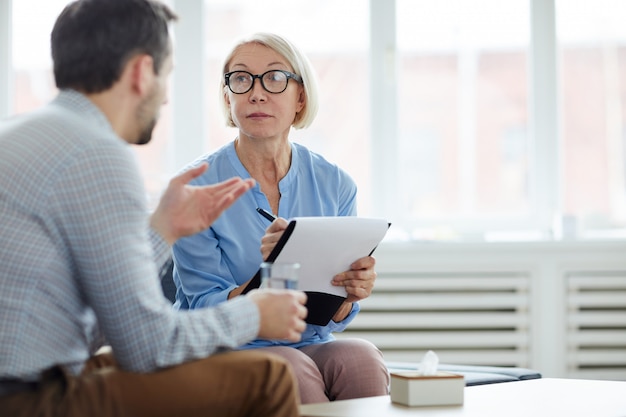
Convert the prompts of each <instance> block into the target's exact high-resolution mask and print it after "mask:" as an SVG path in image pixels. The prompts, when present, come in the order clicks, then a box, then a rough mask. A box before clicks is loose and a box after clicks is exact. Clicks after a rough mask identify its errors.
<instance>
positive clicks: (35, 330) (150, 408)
mask: <svg viewBox="0 0 626 417" xmlns="http://www.w3.org/2000/svg"><path fill="white" fill-rule="evenodd" d="M175 18H176V17H175V15H174V13H173V12H172V11H171V10H170V9H168V8H167V7H166V6H164V5H162V4H160V3H158V2H157V1H155V0H78V1H76V2H74V3H72V4H70V5H68V6H67V7H66V8H65V10H64V11H63V12H62V13H61V15H60V16H59V18H58V19H57V22H56V24H55V26H54V29H53V32H52V37H51V41H52V57H53V61H54V75H55V80H56V83H57V87H58V88H59V90H60V93H59V95H58V97H57V98H56V99H55V100H54V101H53V102H52V103H50V104H49V105H47V106H45V107H44V108H42V109H40V110H38V111H35V112H33V113H31V114H28V115H25V116H19V117H15V118H13V119H10V120H8V121H3V122H2V123H0V148H1V149H2V152H1V153H0V178H1V181H0V218H1V219H2V221H1V222H0V317H1V318H2V319H1V320H0V415H2V416H7V417H8V416H15V415H20V416H22V415H23V416H81V417H82V416H96V415H98V416H127V415H128V416H152V417H154V416H173V415H184V416H196V415H197V416H207V415H215V416H252V415H268V416H269V415H272V416H292V415H297V399H296V393H297V387H296V386H295V384H294V379H293V376H292V374H291V370H290V368H289V367H288V365H287V364H286V362H284V361H283V360H282V359H280V358H278V357H275V356H271V355H269V354H263V353H261V352H232V351H227V350H228V349H229V348H234V347H236V346H240V345H241V344H243V343H246V342H248V341H250V340H253V339H255V338H257V337H266V338H272V339H286V340H292V341H297V340H299V338H300V334H301V332H302V331H303V330H304V328H305V323H304V320H303V319H304V318H305V316H306V309H305V307H304V302H305V295H304V294H303V293H301V292H295V291H282V292H276V291H275V292H270V291H258V292H255V293H251V294H249V295H248V296H246V297H237V299H236V300H233V301H232V302H228V303H225V304H224V305H221V306H219V307H216V308H210V309H202V310H194V311H185V312H178V311H174V310H172V309H171V306H170V305H169V303H168V301H167V300H166V299H165V298H164V296H163V294H162V292H161V287H160V284H159V279H158V270H159V269H160V268H161V267H162V266H163V264H164V263H165V261H166V260H167V259H168V257H169V252H170V245H171V244H172V243H174V242H175V241H176V240H177V239H178V238H180V237H182V236H187V235H190V234H194V233H197V232H199V231H201V230H203V229H205V228H207V227H208V226H209V225H210V224H211V223H212V222H213V221H214V220H215V219H216V218H217V217H218V216H219V215H220V213H221V212H222V211H223V210H225V209H226V208H227V207H229V206H230V205H231V204H232V203H233V201H235V200H236V199H237V198H238V197H239V196H241V195H242V194H243V193H244V192H246V191H247V190H248V189H250V187H252V185H253V181H244V180H241V179H238V178H236V179H231V180H228V181H225V182H223V183H219V184H216V185H213V186H207V187H191V186H189V185H187V183H188V182H189V181H190V180H191V179H193V178H195V177H197V176H198V175H200V174H201V173H202V172H204V170H205V169H206V165H201V166H198V167H196V168H194V169H191V170H189V171H187V172H185V173H183V174H181V175H180V176H178V177H176V178H174V179H173V180H172V181H171V182H170V184H169V186H168V188H167V190H166V191H165V193H164V195H163V197H162V199H161V202H160V204H159V206H158V207H157V209H156V210H155V212H154V213H153V215H152V216H151V217H150V219H148V218H147V217H146V214H145V213H146V205H145V201H144V196H145V192H144V190H143V186H142V181H141V179H140V177H139V174H138V170H137V167H136V166H135V163H134V160H133V156H132V154H131V150H130V147H129V146H128V144H145V143H148V142H149V141H150V138H151V133H152V129H153V127H154V125H155V123H156V120H157V119H158V112H159V108H160V106H161V105H162V104H164V103H165V102H166V101H167V97H166V95H167V80H168V75H169V73H170V72H171V70H172V46H171V41H170V36H169V31H168V24H169V22H170V21H172V20H175ZM148 226H150V228H148ZM105 343H106V344H107V345H110V346H111V348H112V353H108V354H98V355H95V352H96V350H97V349H98V348H99V347H101V346H102V345H103V344H105ZM220 351H225V352H222V353H220Z"/></svg>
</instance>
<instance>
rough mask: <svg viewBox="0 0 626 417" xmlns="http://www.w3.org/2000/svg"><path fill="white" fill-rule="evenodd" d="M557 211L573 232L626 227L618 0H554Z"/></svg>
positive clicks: (623, 49) (625, 102)
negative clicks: (559, 164) (558, 156)
mask: <svg viewBox="0 0 626 417" xmlns="http://www.w3.org/2000/svg"><path fill="white" fill-rule="evenodd" d="M556 6H557V34H558V46H559V49H558V53H559V59H560V70H559V76H560V82H561V94H560V106H561V110H562V113H561V114H562V124H561V126H562V150H563V152H562V158H563V180H562V190H563V191H562V192H563V194H562V195H563V197H562V198H563V200H562V205H563V210H564V213H565V214H566V215H567V216H569V217H570V218H571V219H572V222H573V223H574V226H575V227H576V229H577V231H578V232H582V233H585V232H586V233H595V234H597V233H599V232H605V234H606V232H610V231H611V229H615V228H617V227H624V226H626V164H625V158H626V25H624V22H626V2H624V1H620V0H597V1H594V2H586V1H581V0H576V1H574V0H558V1H557V2H556Z"/></svg>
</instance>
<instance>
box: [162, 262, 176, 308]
mask: <svg viewBox="0 0 626 417" xmlns="http://www.w3.org/2000/svg"><path fill="white" fill-rule="evenodd" d="M162 271H163V272H162V274H161V288H162V289H163V294H164V295H165V297H167V299H168V300H170V302H171V303H172V304H174V301H176V285H174V278H173V276H172V273H173V271H174V261H172V260H171V259H170V261H169V265H167V267H165V266H163V269H162Z"/></svg>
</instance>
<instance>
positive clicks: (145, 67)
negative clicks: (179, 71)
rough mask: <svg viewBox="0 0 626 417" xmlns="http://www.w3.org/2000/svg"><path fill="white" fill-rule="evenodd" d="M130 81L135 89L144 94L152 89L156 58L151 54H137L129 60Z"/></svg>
mask: <svg viewBox="0 0 626 417" xmlns="http://www.w3.org/2000/svg"><path fill="white" fill-rule="evenodd" d="M128 69H129V71H130V83H131V87H132V89H133V90H134V91H136V92H137V93H139V95H144V94H146V92H148V91H150V89H151V87H152V84H153V82H154V78H155V76H156V74H155V73H154V59H153V58H152V57H151V56H150V55H146V54H142V55H136V56H134V57H133V58H131V59H130V61H129V62H128Z"/></svg>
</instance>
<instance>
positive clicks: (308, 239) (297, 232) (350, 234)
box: [268, 216, 389, 297]
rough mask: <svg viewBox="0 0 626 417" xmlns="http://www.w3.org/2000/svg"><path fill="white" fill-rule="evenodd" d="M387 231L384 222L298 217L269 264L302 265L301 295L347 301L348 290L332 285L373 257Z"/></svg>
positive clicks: (361, 218)
mask: <svg viewBox="0 0 626 417" xmlns="http://www.w3.org/2000/svg"><path fill="white" fill-rule="evenodd" d="M291 228H292V230H291V233H290V234H288V233H289V231H290V229H291ZM387 229H389V223H388V222H387V220H384V219H373V218H363V217H346V216H343V217H295V218H292V219H290V223H289V227H288V228H287V229H286V230H285V235H283V238H285V239H282V238H281V240H280V241H279V242H278V244H277V245H276V247H275V248H274V251H273V252H272V253H271V254H270V256H269V257H268V261H274V262H298V263H299V264H300V271H299V272H298V289H299V290H301V291H315V292H322V293H329V294H334V295H338V296H340V297H346V296H347V293H346V290H345V289H344V287H336V286H333V285H331V283H330V281H331V280H332V279H333V277H334V276H335V275H337V274H338V273H340V272H344V271H348V270H349V269H350V265H351V264H352V263H353V262H354V261H356V260H357V259H359V258H362V257H364V256H368V255H370V254H371V253H372V252H373V251H374V249H376V246H378V244H379V243H380V241H381V240H382V239H383V237H385V234H386V233H387ZM287 234H288V236H287ZM277 252H278V253H277ZM276 253H277V254H276Z"/></svg>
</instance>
